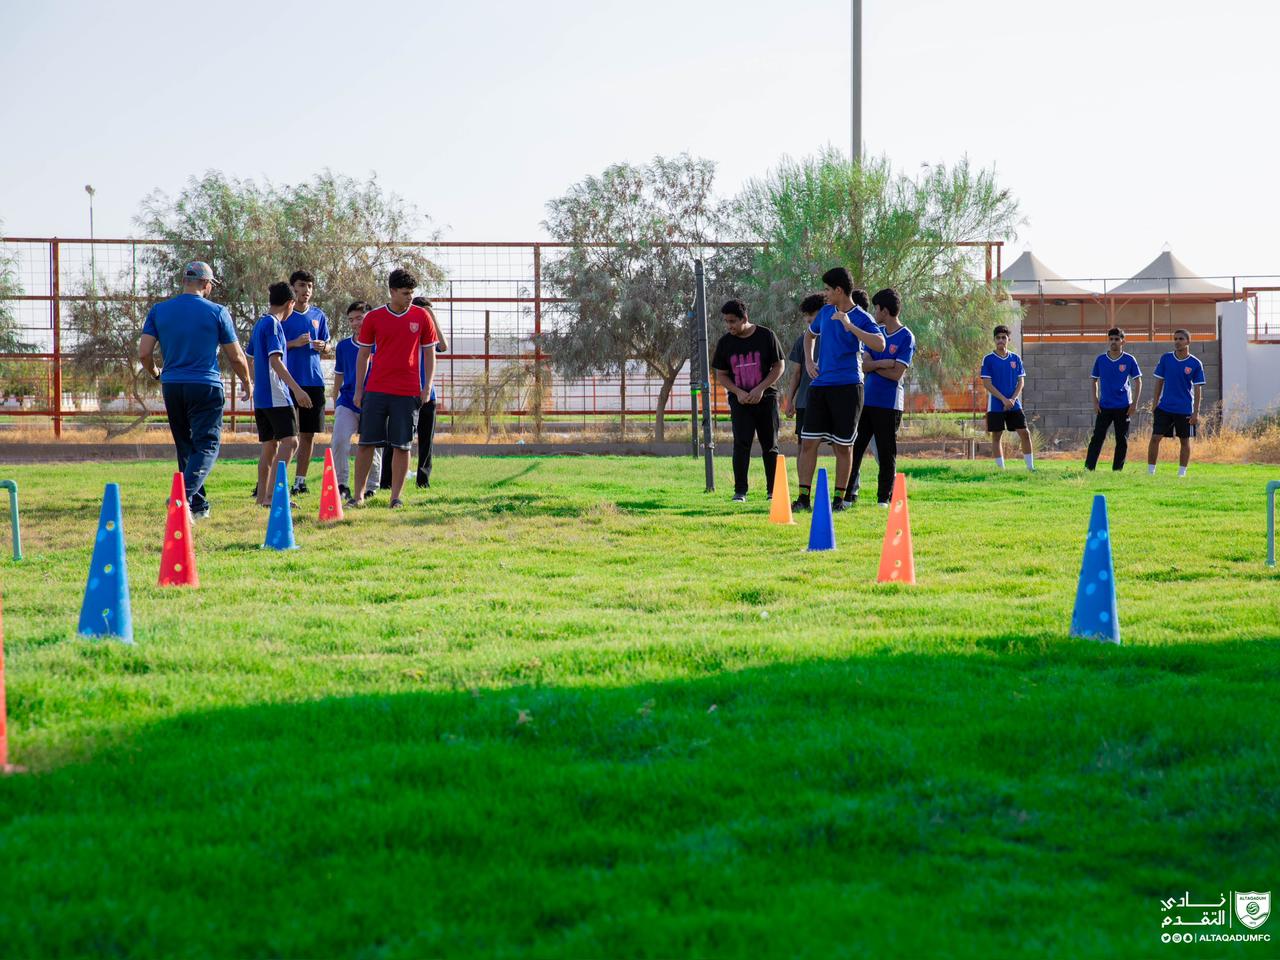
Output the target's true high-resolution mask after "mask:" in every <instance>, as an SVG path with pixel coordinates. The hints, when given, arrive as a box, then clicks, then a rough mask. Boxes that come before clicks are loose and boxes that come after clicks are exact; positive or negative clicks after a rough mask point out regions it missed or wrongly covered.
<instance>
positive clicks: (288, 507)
mask: <svg viewBox="0 0 1280 960" xmlns="http://www.w3.org/2000/svg"><path fill="white" fill-rule="evenodd" d="M262 547H263V549H264V550H268V549H269V550H297V549H298V544H297V542H296V541H295V540H294V539H293V505H292V504H291V503H290V502H289V465H288V464H286V463H285V462H284V461H283V460H281V461H280V462H279V463H277V464H276V488H275V490H274V491H273V492H272V494H271V513H270V515H269V516H268V517H267V539H266V540H264V541H263V542H262Z"/></svg>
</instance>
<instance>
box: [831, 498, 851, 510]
mask: <svg viewBox="0 0 1280 960" xmlns="http://www.w3.org/2000/svg"><path fill="white" fill-rule="evenodd" d="M848 509H849V504H847V503H845V501H844V497H836V498H835V499H834V500H832V501H831V512H832V513H841V512H843V511H845V510H848Z"/></svg>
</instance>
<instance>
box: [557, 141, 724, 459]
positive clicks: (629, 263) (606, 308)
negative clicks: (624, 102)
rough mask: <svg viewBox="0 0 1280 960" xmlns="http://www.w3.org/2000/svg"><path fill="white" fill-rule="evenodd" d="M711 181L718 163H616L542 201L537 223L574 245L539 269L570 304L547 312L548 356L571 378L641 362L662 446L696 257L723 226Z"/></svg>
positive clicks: (683, 158) (684, 356)
mask: <svg viewBox="0 0 1280 960" xmlns="http://www.w3.org/2000/svg"><path fill="white" fill-rule="evenodd" d="M714 179H715V164H714V163H712V162H711V161H710V160H702V159H696V158H694V157H690V156H689V155H688V154H681V155H680V156H678V157H674V158H670V159H667V158H663V157H655V158H654V159H653V160H652V161H651V162H650V163H647V164H644V165H642V166H633V165H631V164H625V163H623V164H617V165H614V166H611V167H609V168H607V169H606V170H605V171H604V172H603V173H602V174H601V175H600V176H598V177H587V178H586V179H585V180H582V181H581V182H579V183H577V184H574V185H573V186H572V187H570V188H569V191H568V192H567V193H566V194H565V195H564V196H562V197H559V198H557V199H555V200H552V201H551V202H550V203H548V204H547V219H546V220H545V221H544V223H543V226H544V227H545V228H546V229H547V231H548V232H549V233H550V234H551V236H552V237H554V238H555V239H556V240H558V241H560V242H562V243H568V244H570V245H571V246H570V247H569V248H568V249H567V250H566V251H565V252H564V253H563V254H562V255H560V256H557V257H556V258H554V259H552V260H551V261H550V262H548V263H546V264H544V266H543V276H544V277H545V278H546V279H547V281H548V283H549V285H550V287H551V288H552V290H553V292H554V294H555V295H557V296H561V297H564V298H565V301H566V302H565V303H563V304H558V305H556V306H555V307H553V308H552V311H551V329H550V330H548V331H547V332H545V333H544V334H543V337H542V340H543V347H544V349H545V350H546V351H547V352H548V353H549V354H550V355H551V360H552V363H553V365H554V366H555V367H556V369H558V370H559V371H560V372H561V373H562V374H564V375H565V376H570V377H581V376H589V375H592V374H618V373H620V372H621V371H622V369H623V367H624V365H625V364H626V363H627V361H628V360H638V361H641V362H642V363H644V365H645V367H646V368H647V369H648V370H649V371H650V372H651V373H653V375H654V376H656V377H658V378H659V379H660V380H661V381H662V387H661V389H660V390H659V392H658V410H657V418H656V422H655V438H656V439H657V440H659V441H661V440H663V439H664V415H665V412H666V406H667V401H668V399H669V398H670V396H671V389H672V387H673V386H674V384H675V379H676V376H677V374H678V373H679V372H680V369H681V368H682V367H683V366H684V364H685V362H686V361H687V360H688V359H689V355H690V325H689V320H688V316H687V314H688V310H689V307H690V304H691V302H692V299H693V271H692V259H693V257H694V256H697V255H698V252H699V251H700V249H702V248H705V247H707V246H708V245H710V244H712V243H713V242H714V241H715V239H716V236H717V233H718V230H719V227H720V224H721V222H722V218H721V211H720V208H719V205H718V204H717V202H716V201H715V200H714V198H713V196H712V184H713V181H714ZM624 403H625V398H624Z"/></svg>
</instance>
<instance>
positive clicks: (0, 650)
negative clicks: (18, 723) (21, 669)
mask: <svg viewBox="0 0 1280 960" xmlns="http://www.w3.org/2000/svg"><path fill="white" fill-rule="evenodd" d="M5 716H6V714H5V705H4V618H3V617H2V616H0V775H3V774H6V773H21V772H22V767H14V766H10V764H9V728H8V727H7V726H6V723H5Z"/></svg>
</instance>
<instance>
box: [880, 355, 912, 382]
mask: <svg viewBox="0 0 1280 960" xmlns="http://www.w3.org/2000/svg"><path fill="white" fill-rule="evenodd" d="M877 362H878V363H887V364H888V366H887V367H880V368H879V369H877V370H876V375H877V376H881V377H884V378H885V379H886V380H892V381H893V382H894V383H897V382H898V381H899V380H901V379H902V378H903V377H905V376H906V375H907V369H908V367H907V365H906V364H905V363H899V362H898V361H897V360H880V361H877Z"/></svg>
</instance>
